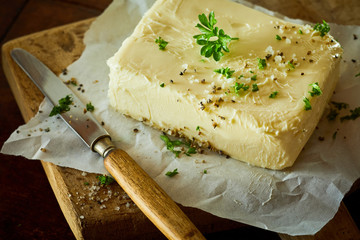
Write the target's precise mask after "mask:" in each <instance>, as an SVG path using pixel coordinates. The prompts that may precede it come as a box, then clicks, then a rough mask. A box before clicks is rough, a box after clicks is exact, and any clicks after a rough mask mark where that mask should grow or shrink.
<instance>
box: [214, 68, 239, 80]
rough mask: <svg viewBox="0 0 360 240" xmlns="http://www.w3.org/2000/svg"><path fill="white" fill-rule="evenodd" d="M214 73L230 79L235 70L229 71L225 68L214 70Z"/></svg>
mask: <svg viewBox="0 0 360 240" xmlns="http://www.w3.org/2000/svg"><path fill="white" fill-rule="evenodd" d="M214 72H216V73H219V74H221V75H224V76H225V77H226V78H231V77H232V75H233V74H234V72H235V70H231V69H230V68H228V67H226V68H219V69H215V70H214Z"/></svg>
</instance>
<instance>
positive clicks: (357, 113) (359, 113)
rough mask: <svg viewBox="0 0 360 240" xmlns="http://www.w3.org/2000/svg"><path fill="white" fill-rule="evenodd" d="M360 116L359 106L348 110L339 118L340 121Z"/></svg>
mask: <svg viewBox="0 0 360 240" xmlns="http://www.w3.org/2000/svg"><path fill="white" fill-rule="evenodd" d="M358 117H360V107H357V108H355V109H354V110H350V114H349V115H347V116H344V117H341V118H340V121H341V122H342V121H344V120H355V119H357V118H358Z"/></svg>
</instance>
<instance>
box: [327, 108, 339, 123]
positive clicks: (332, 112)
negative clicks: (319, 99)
mask: <svg viewBox="0 0 360 240" xmlns="http://www.w3.org/2000/svg"><path fill="white" fill-rule="evenodd" d="M337 115H339V112H338V111H337V110H336V109H333V108H332V109H330V112H329V114H328V115H327V116H326V118H327V119H328V120H329V121H333V120H335V119H336V117H337Z"/></svg>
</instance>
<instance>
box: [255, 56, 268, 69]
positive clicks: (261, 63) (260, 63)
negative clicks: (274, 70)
mask: <svg viewBox="0 0 360 240" xmlns="http://www.w3.org/2000/svg"><path fill="white" fill-rule="evenodd" d="M257 60H258V67H259V69H264V68H266V59H265V58H258V59H257Z"/></svg>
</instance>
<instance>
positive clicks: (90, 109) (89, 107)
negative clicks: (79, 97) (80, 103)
mask: <svg viewBox="0 0 360 240" xmlns="http://www.w3.org/2000/svg"><path fill="white" fill-rule="evenodd" d="M86 110H87V111H89V112H93V111H94V110H95V107H94V106H93V105H92V104H91V102H89V103H87V104H86Z"/></svg>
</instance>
